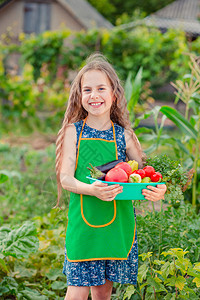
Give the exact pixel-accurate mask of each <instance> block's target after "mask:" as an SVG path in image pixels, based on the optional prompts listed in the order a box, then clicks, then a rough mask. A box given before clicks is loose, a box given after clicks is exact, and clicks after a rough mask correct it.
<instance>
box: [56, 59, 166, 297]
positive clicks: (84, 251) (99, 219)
mask: <svg viewBox="0 0 200 300" xmlns="http://www.w3.org/2000/svg"><path fill="white" fill-rule="evenodd" d="M56 146H57V147H56V173H57V183H58V203H57V205H59V198H60V195H61V191H62V188H64V189H66V190H68V191H70V192H71V194H70V204H69V213H68V226H67V233H66V256H65V262H64V268H63V273H64V274H65V275H67V285H68V289H67V294H66V297H65V300H86V299H88V295H89V291H90V288H91V295H92V299H93V300H104V299H105V300H108V299H110V297H111V294H112V285H113V282H119V283H121V284H124V283H130V284H136V282H137V269H138V251H137V234H136V221H135V216H134V209H133V205H132V201H131V200H126V201H123V200H114V199H115V197H116V195H117V194H118V193H121V192H122V187H120V185H119V184H116V185H111V186H108V185H107V184H106V182H97V181H96V182H94V183H92V184H90V183H89V181H88V179H87V178H86V176H88V175H89V170H88V169H87V167H89V163H91V164H92V165H93V166H95V165H96V166H97V165H101V164H104V163H107V162H110V161H112V160H115V159H123V161H125V160H126V159H129V160H133V159H134V160H136V161H138V163H139V168H142V167H143V162H142V149H141V146H140V144H139V141H138V139H137V137H136V136H135V134H134V132H133V130H132V129H131V124H130V121H129V114H128V110H127V103H126V99H125V97H124V90H123V88H122V86H121V84H120V81H119V78H118V77H117V74H116V72H115V71H114V69H113V67H112V66H111V65H110V64H109V63H108V62H107V61H106V59H105V58H104V57H103V56H102V55H100V54H93V55H91V56H90V57H89V59H88V60H87V64H86V65H85V66H84V67H83V68H82V69H81V70H80V71H79V73H78V75H77V76H76V78H75V80H74V82H73V84H72V87H71V92H70V96H69V101H68V106H67V110H66V113H65V117H64V121H63V124H62V128H61V129H60V131H59V133H58V138H57V142H56ZM148 188H149V189H148V190H147V189H145V190H143V195H144V196H145V198H146V199H148V200H150V201H158V200H160V199H163V197H164V193H165V191H166V186H165V185H158V187H152V186H149V187H148Z"/></svg>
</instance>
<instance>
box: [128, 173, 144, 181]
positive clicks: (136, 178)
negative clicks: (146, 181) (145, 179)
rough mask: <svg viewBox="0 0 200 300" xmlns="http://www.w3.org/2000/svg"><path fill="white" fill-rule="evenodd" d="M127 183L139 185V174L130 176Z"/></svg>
mask: <svg viewBox="0 0 200 300" xmlns="http://www.w3.org/2000/svg"><path fill="white" fill-rule="evenodd" d="M128 182H130V183H140V182H141V176H140V175H139V174H131V175H130V176H129V179H128Z"/></svg>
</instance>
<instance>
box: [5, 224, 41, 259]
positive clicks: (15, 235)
mask: <svg viewBox="0 0 200 300" xmlns="http://www.w3.org/2000/svg"><path fill="white" fill-rule="evenodd" d="M0 230H1V229H0ZM38 247H39V240H38V238H37V231H36V228H35V225H34V223H32V222H29V221H27V222H25V223H24V224H23V225H22V226H21V227H19V228H17V229H13V230H11V231H10V232H9V233H8V234H7V235H6V236H4V238H3V239H2V240H0V252H2V253H3V254H4V255H5V256H8V255H10V256H13V257H16V258H23V257H25V258H27V257H28V256H29V254H30V253H34V252H36V251H37V250H38Z"/></svg>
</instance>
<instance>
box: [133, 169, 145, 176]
mask: <svg viewBox="0 0 200 300" xmlns="http://www.w3.org/2000/svg"><path fill="white" fill-rule="evenodd" d="M133 173H134V174H139V175H140V176H141V178H144V177H145V176H146V174H145V171H144V170H142V169H138V170H136V171H134V172H133Z"/></svg>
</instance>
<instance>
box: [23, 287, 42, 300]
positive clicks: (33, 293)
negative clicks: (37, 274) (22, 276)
mask: <svg viewBox="0 0 200 300" xmlns="http://www.w3.org/2000/svg"><path fill="white" fill-rule="evenodd" d="M20 293H21V294H22V295H23V296H24V297H25V299H28V300H33V299H34V300H48V297H46V296H44V295H41V294H40V293H39V292H38V291H37V290H32V289H30V288H28V287H26V288H25V290H23V291H20Z"/></svg>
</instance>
